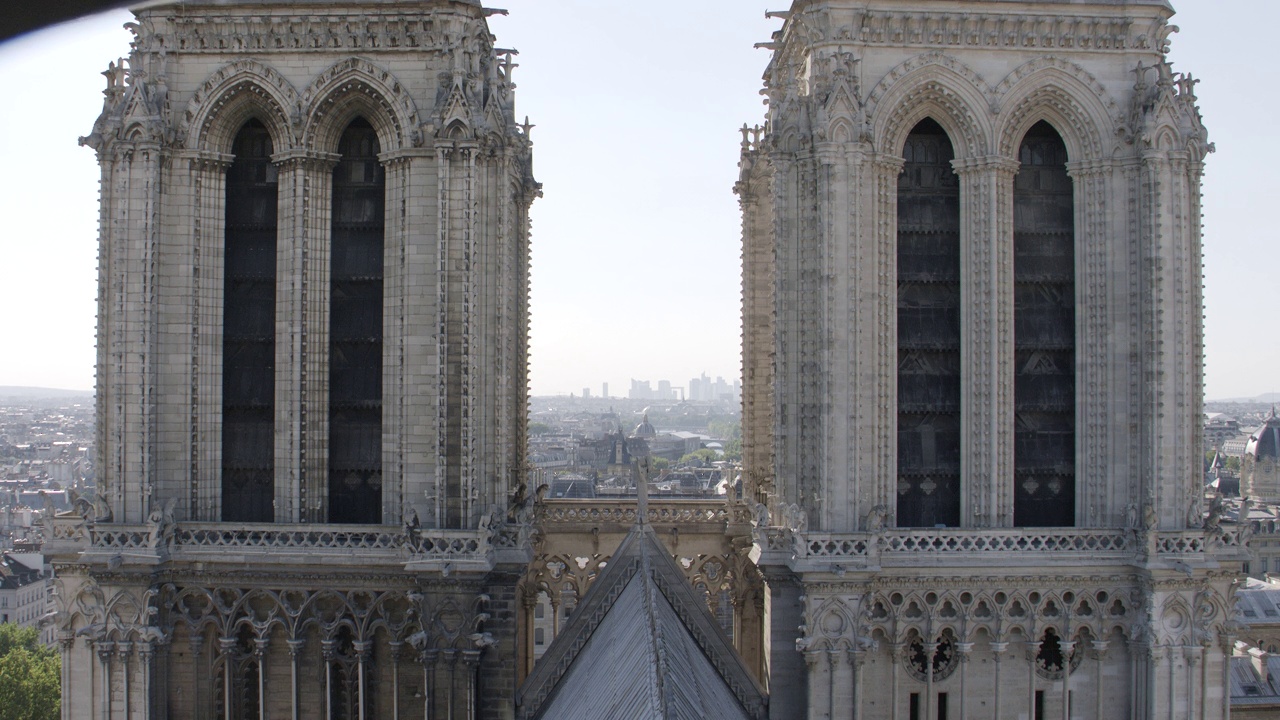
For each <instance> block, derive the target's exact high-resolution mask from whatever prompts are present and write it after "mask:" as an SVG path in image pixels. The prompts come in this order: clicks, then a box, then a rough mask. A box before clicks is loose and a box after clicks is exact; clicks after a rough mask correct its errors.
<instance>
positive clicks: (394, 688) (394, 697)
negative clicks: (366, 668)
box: [388, 640, 404, 720]
mask: <svg viewBox="0 0 1280 720" xmlns="http://www.w3.org/2000/svg"><path fill="white" fill-rule="evenodd" d="M388 646H389V647H390V649H391V650H390V653H389V654H390V656H391V720H400V655H401V652H402V651H403V650H404V643H403V642H401V641H399V640H392V641H391V642H390V643H388Z"/></svg>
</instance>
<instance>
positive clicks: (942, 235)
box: [897, 120, 960, 527]
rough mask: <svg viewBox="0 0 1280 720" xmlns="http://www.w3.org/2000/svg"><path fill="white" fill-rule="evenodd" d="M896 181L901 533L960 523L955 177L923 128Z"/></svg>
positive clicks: (946, 148)
mask: <svg viewBox="0 0 1280 720" xmlns="http://www.w3.org/2000/svg"><path fill="white" fill-rule="evenodd" d="M902 154H903V157H904V158H905V159H906V164H905V165H904V166H903V169H902V175H901V176H900V177H899V178H898V512H897V524H898V526H899V527H934V526H938V525H945V526H956V525H959V524H960V179H959V178H958V177H957V176H956V174H955V171H954V170H953V169H952V167H951V161H952V160H953V159H954V158H955V151H954V149H953V148H952V145H951V140H950V139H949V138H948V137H947V133H946V131H944V130H943V129H942V127H941V126H939V125H938V124H937V123H936V122H934V121H933V120H924V121H922V122H921V123H920V124H919V125H916V127H915V129H913V130H912V131H911V134H910V135H909V136H908V137H907V143H906V146H905V147H904V148H903V151H902Z"/></svg>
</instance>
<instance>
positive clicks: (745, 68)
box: [0, 0, 1280, 398]
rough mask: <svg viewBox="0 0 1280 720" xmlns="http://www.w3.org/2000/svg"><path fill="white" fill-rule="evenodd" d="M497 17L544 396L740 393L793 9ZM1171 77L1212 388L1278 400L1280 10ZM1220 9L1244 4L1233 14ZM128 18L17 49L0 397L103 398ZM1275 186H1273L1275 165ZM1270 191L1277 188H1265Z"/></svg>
mask: <svg viewBox="0 0 1280 720" xmlns="http://www.w3.org/2000/svg"><path fill="white" fill-rule="evenodd" d="M494 4H497V5H499V6H501V7H506V8H508V9H510V11H511V15H510V17H501V16H495V17H493V18H491V20H490V23H491V27H492V29H493V31H494V33H495V34H496V35H497V36H498V45H499V46H501V47H514V48H517V49H519V50H520V53H521V54H520V57H519V59H518V62H519V63H520V67H519V68H518V69H517V71H516V74H515V81H516V83H517V84H518V85H519V90H518V91H517V94H516V103H517V108H516V109H517V113H518V114H519V115H520V116H521V117H523V116H524V115H526V114H527V115H529V116H530V119H531V121H532V122H533V123H534V124H535V125H536V126H537V127H536V128H534V130H533V140H534V172H535V175H536V176H537V178H538V180H539V181H541V182H542V183H543V184H544V187H545V197H543V198H542V199H540V200H538V201H536V202H535V203H534V206H533V299H532V310H533V327H532V340H531V344H532V348H531V351H532V377H531V384H532V390H533V392H534V394H555V393H569V392H574V393H580V392H581V391H582V388H583V387H590V388H591V391H592V394H598V393H599V392H600V383H601V382H608V383H609V386H610V392H611V394H613V395H624V394H625V393H626V391H627V389H628V387H629V381H630V379H631V378H636V379H641V380H645V379H647V380H651V381H653V382H654V385H655V386H656V384H657V381H658V380H662V379H666V380H671V381H672V383H673V384H674V385H677V386H684V385H687V383H688V380H689V378H690V377H694V376H697V375H698V374H699V373H701V372H704V371H705V372H706V373H707V374H708V375H710V376H712V377H713V378H714V377H715V376H717V375H722V376H724V377H725V378H727V379H729V380H732V379H733V378H734V377H736V376H737V375H738V364H739V360H738V348H739V334H740V328H739V321H738V315H739V283H740V275H739V261H738V256H739V243H740V218H739V215H738V209H737V201H736V198H735V196H734V195H733V194H732V186H733V183H734V181H735V180H736V178H737V158H738V146H739V145H738V144H739V139H740V136H739V134H738V132H737V130H736V129H737V128H738V127H740V126H741V125H742V124H743V123H744V122H750V123H752V124H755V123H757V122H759V121H760V120H761V118H762V117H763V111H764V107H763V105H762V104H761V98H760V96H759V95H758V90H759V88H760V74H761V72H762V70H763V68H764V65H765V62H766V61H767V59H768V56H767V51H764V50H753V49H752V44H753V43H756V42H761V41H765V40H767V39H768V37H769V33H770V32H771V31H772V30H773V29H774V28H776V27H777V26H778V24H779V21H774V20H766V19H765V18H764V11H765V9H766V8H771V9H782V8H783V7H784V6H785V4H786V2H785V0H773V1H772V2H769V3H766V2H760V1H758V0H648V1H647V2H643V3H637V2H622V1H621V0H618V1H614V0H608V1H602V0H508V1H507V2H505V3H496V2H495V3H494ZM1175 4H1176V5H1177V6H1178V7H1179V8H1180V9H1181V12H1180V13H1179V15H1178V17H1176V18H1175V20H1174V22H1175V23H1176V24H1178V25H1179V26H1181V27H1182V29H1183V31H1182V32H1181V33H1180V34H1178V35H1175V36H1174V40H1173V43H1174V45H1173V48H1174V50H1173V60H1174V61H1175V69H1177V70H1182V71H1187V70H1189V71H1191V72H1192V73H1193V74H1195V75H1197V76H1198V77H1200V78H1202V79H1203V80H1204V82H1203V84H1201V85H1200V86H1199V88H1198V90H1199V95H1200V101H1201V106H1202V108H1203V111H1204V116H1205V122H1206V124H1207V125H1208V127H1209V133H1210V139H1211V140H1213V141H1214V142H1216V144H1217V147H1218V152H1217V154H1216V155H1213V156H1210V158H1209V164H1208V172H1207V177H1206V179H1205V196H1204V212H1205V239H1204V248H1205V298H1206V299H1205V316H1206V320H1205V324H1206V346H1207V349H1206V357H1205V365H1206V369H1205V374H1206V378H1205V381H1206V393H1207V396H1208V397H1209V398H1219V397H1231V396H1239V395H1254V394H1258V393H1262V392H1269V391H1275V390H1280V380H1278V379H1277V372H1280V329H1278V328H1277V324H1276V322H1275V321H1274V319H1273V318H1274V316H1275V314H1276V312H1277V309H1276V307H1275V305H1276V304H1277V303H1278V302H1280V293H1278V292H1277V290H1278V287H1277V285H1278V278H1280V242H1277V240H1280V230H1277V227H1276V223H1274V222H1271V220H1272V218H1271V212H1270V211H1271V210H1272V208H1273V207H1276V206H1277V205H1280V203H1278V202H1277V201H1276V200H1275V199H1274V194H1275V179H1276V169H1277V168H1280V143H1277V142H1276V141H1269V140H1267V139H1266V138H1267V137H1268V136H1267V135H1266V134H1265V133H1263V132H1261V130H1262V129H1263V128H1264V127H1265V124H1264V123H1262V122H1260V120H1261V119H1263V118H1267V117H1275V116H1276V115H1277V114H1280V102H1278V101H1277V100H1276V97H1275V94H1274V93H1272V92H1270V90H1269V88H1270V87H1271V85H1272V84H1273V80H1272V79H1271V78H1270V77H1269V74H1270V72H1269V71H1270V68H1272V67H1273V63H1272V62H1271V60H1270V59H1269V58H1268V56H1267V50H1268V48H1269V47H1270V44H1271V40H1270V38H1269V36H1268V26H1267V24H1266V23H1263V22H1257V23H1252V24H1250V23H1241V22H1240V18H1250V17H1253V18H1257V17H1266V16H1267V15H1268V14H1269V12H1270V11H1271V10H1272V9H1273V3H1271V2H1265V1H1264V0H1232V2H1231V3H1230V4H1229V6H1224V4H1222V3H1218V2H1211V1H1210V0H1181V2H1175ZM1224 7H1229V8H1230V10H1229V11H1227V10H1225V9H1224ZM129 17H130V16H129V14H128V13H127V12H124V11H117V12H114V13H108V14H105V15H102V16H98V17H95V18H90V19H86V20H81V21H77V22H74V23H70V24H67V25H63V26H59V27H57V28H52V29H49V30H45V31H43V32H41V33H38V34H36V35H31V36H26V37H23V38H20V39H18V40H16V41H11V42H10V43H8V44H5V45H0V87H3V96H4V97H5V99H6V101H5V105H4V111H3V112H0V159H2V160H3V168H4V171H3V172H0V385H37V386H46V387H60V388H75V389H88V388H91V387H92V385H93V361H94V357H93V328H94V312H95V307H94V302H95V301H94V298H95V286H94V283H95V277H96V272H95V263H96V258H95V255H96V246H97V179H98V171H97V163H96V160H95V158H94V154H93V151H91V150H89V149H87V148H80V147H77V145H76V138H77V137H78V136H81V135H86V134H88V133H89V131H90V129H91V128H92V125H93V121H94V119H95V118H96V117H97V114H98V112H99V111H100V110H101V102H102V96H101V90H102V89H103V87H105V80H104V79H103V77H102V76H101V75H100V74H99V73H100V72H101V71H102V70H104V69H105V68H106V65H107V62H108V61H110V60H113V59H115V58H117V57H119V56H122V55H125V54H127V51H128V42H129V34H128V32H126V31H125V30H123V29H122V28H121V25H122V24H123V23H124V22H125V21H127V20H128V19H129ZM1268 168H1270V169H1268ZM1268 178H1271V179H1270V180H1268Z"/></svg>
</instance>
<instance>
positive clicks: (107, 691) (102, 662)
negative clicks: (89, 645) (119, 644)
mask: <svg viewBox="0 0 1280 720" xmlns="http://www.w3.org/2000/svg"><path fill="white" fill-rule="evenodd" d="M97 651H98V667H99V670H100V673H99V674H100V675H101V676H102V683H101V684H102V695H101V696H100V700H101V703H100V704H101V712H102V716H101V717H102V720H111V656H112V655H113V654H114V653H115V643H113V642H111V641H110V640H107V641H103V642H99V643H97Z"/></svg>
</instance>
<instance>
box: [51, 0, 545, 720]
mask: <svg viewBox="0 0 1280 720" xmlns="http://www.w3.org/2000/svg"><path fill="white" fill-rule="evenodd" d="M492 12H494V11H490V10H486V9H484V8H482V7H481V6H480V4H479V3H478V2H477V1H476V0H427V1H426V2H414V3H398V2H374V1H369V2H363V1H361V0H353V1H352V2H336V3H335V2H319V1H311V0H301V1H294V2H289V3H272V2H263V1H248V0H246V1H245V2H230V3H227V2H215V1H213V0H194V1H192V0H187V1H185V2H181V3H159V4H151V5H147V6H146V7H144V8H142V9H139V10H137V11H136V15H137V22H136V24H133V25H131V26H130V27H131V29H132V30H133V32H134V36H135V37H134V42H133V44H132V49H131V51H130V54H129V56H128V59H127V60H121V61H120V62H119V63H113V64H112V65H111V66H110V67H109V68H108V70H107V72H106V73H104V74H105V75H106V77H107V89H106V91H105V96H106V99H105V103H104V107H103V111H102V115H101V117H100V118H99V119H98V121H97V123H96V124H95V126H94V128H93V131H92V134H90V135H89V136H88V137H86V138H84V139H83V140H82V142H83V143H84V144H86V145H89V146H90V147H92V148H93V149H94V150H95V151H96V152H97V155H98V158H99V161H100V163H101V166H102V181H101V241H100V264H99V267H100V274H99V283H98V287H99V298H98V361H97V369H98V373H97V403H98V416H97V427H98V438H97V448H98V461H97V467H98V469H99V472H98V491H99V492H98V500H97V503H96V505H95V506H89V505H88V504H82V506H81V508H80V512H78V513H73V514H66V515H63V516H60V517H58V518H56V519H54V520H53V521H52V522H51V527H50V528H48V532H49V533H50V535H51V536H52V537H51V540H50V542H49V544H48V551H49V552H50V554H51V555H52V556H53V561H54V563H55V565H56V567H57V568H58V577H59V579H58V582H57V590H56V591H57V615H56V623H57V629H58V632H59V639H60V641H61V644H62V649H63V667H64V671H65V680H64V685H63V687H64V695H63V702H64V708H65V710H64V713H66V716H67V717H83V718H89V717H95V718H96V717H102V718H107V717H110V718H130V719H132V718H165V717H172V718H224V717H225V718H232V717H235V718H250V717H252V718H267V717H274V718H283V717H293V718H300V717H327V718H357V717H359V718H365V717H388V718H389V717H399V718H423V717H428V716H429V717H455V718H497V717H510V716H511V715H512V713H513V708H512V694H513V691H514V684H515V677H514V670H513V669H512V668H511V664H510V663H509V662H507V659H508V658H510V657H512V656H513V655H514V654H515V645H516V638H515V625H514V621H513V612H514V611H513V609H512V606H513V603H514V601H513V595H514V587H515V578H518V577H519V576H520V575H521V574H522V573H523V572H524V568H525V564H526V563H527V562H528V556H527V550H525V551H522V550H521V548H527V535H528V534H527V523H526V525H524V526H523V527H524V531H522V530H521V529H520V528H521V525H520V524H519V523H520V521H522V520H527V512H526V510H525V509H524V508H523V507H511V506H510V500H509V498H510V497H512V496H513V495H514V494H518V493H516V489H517V488H518V487H519V486H520V485H521V484H522V483H523V481H524V448H525V427H526V420H525V415H526V407H527V389H526V376H527V371H526V357H527V351H526V347H527V326H528V322H527V315H528V305H527V294H528V266H529V258H528V247H529V245H528V242H529V230H528V228H529V223H528V215H527V213H528V209H529V206H530V204H531V202H532V201H533V199H534V197H535V196H536V195H537V194H538V192H539V186H538V184H537V183H536V182H535V181H534V180H533V177H532V174H531V146H530V141H529V135H528V125H527V124H526V125H524V126H521V125H518V124H517V123H516V119H515V114H514V107H513V90H514V87H515V86H514V84H513V82H512V71H513V70H514V68H515V67H516V65H515V63H514V62H513V55H514V51H511V50H502V49H498V48H495V47H494V44H493V38H492V36H491V35H490V32H489V28H488V25H487V22H486V17H487V16H488V15H490V14H491V13H492Z"/></svg>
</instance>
